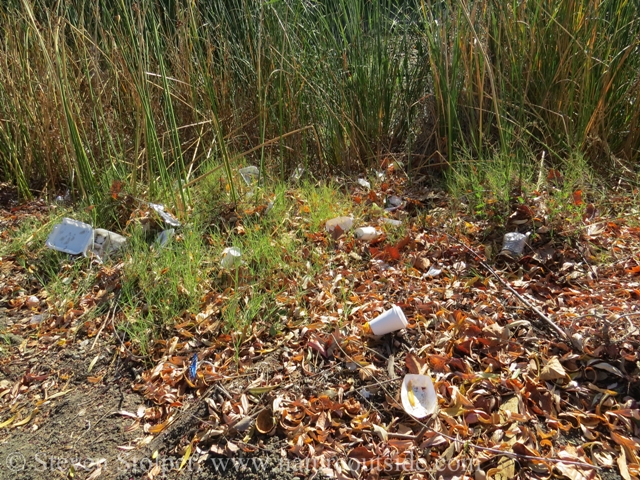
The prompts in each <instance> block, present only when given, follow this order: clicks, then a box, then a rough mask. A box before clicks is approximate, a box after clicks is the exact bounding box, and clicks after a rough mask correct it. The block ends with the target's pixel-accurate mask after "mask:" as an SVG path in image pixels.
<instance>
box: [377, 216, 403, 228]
mask: <svg viewBox="0 0 640 480" xmlns="http://www.w3.org/2000/svg"><path fill="white" fill-rule="evenodd" d="M380 221H381V222H382V223H388V224H389V225H393V226H394V227H399V226H401V225H402V222H401V221H400V220H394V219H393V218H381V219H380Z"/></svg>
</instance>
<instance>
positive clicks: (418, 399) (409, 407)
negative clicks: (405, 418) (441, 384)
mask: <svg viewBox="0 0 640 480" xmlns="http://www.w3.org/2000/svg"><path fill="white" fill-rule="evenodd" d="M400 398H401V400H402V407H403V408H404V411H405V412H407V413H408V414H409V415H411V416H413V417H415V418H424V417H426V416H427V415H431V414H433V413H436V411H437V410H438V397H437V395H436V390H435V388H433V382H432V381H431V378H430V377H428V376H427V375H415V374H413V373H408V374H407V375H406V376H405V377H404V380H403V382H402V387H401V389H400Z"/></svg>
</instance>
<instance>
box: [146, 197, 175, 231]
mask: <svg viewBox="0 0 640 480" xmlns="http://www.w3.org/2000/svg"><path fill="white" fill-rule="evenodd" d="M149 207H151V208H153V209H154V210H155V211H156V212H157V213H158V215H160V217H161V218H162V220H164V223H166V224H167V225H169V226H170V227H179V226H181V225H182V224H181V223H180V222H179V221H178V219H177V218H176V217H174V216H173V215H171V214H170V213H169V212H166V211H165V210H164V205H159V204H157V203H150V204H149Z"/></svg>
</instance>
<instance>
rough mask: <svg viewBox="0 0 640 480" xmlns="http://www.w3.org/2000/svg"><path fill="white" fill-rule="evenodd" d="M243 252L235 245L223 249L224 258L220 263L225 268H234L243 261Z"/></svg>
mask: <svg viewBox="0 0 640 480" xmlns="http://www.w3.org/2000/svg"><path fill="white" fill-rule="evenodd" d="M241 259H242V252H241V251H240V250H238V249H237V248H235V247H228V248H225V249H224V250H223V251H222V260H220V265H221V266H222V267H223V268H232V267H236V266H238V265H240V263H241V262H242V260H241Z"/></svg>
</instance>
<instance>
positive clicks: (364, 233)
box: [353, 227, 380, 241]
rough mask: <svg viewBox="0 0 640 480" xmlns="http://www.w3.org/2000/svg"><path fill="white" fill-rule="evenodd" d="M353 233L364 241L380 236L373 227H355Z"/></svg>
mask: <svg viewBox="0 0 640 480" xmlns="http://www.w3.org/2000/svg"><path fill="white" fill-rule="evenodd" d="M353 233H354V235H355V236H356V238H357V239H358V240H364V241H370V240H375V239H376V238H378V237H379V236H380V232H378V231H377V230H376V229H375V228H374V227H360V228H356V229H355V231H354V232H353Z"/></svg>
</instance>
